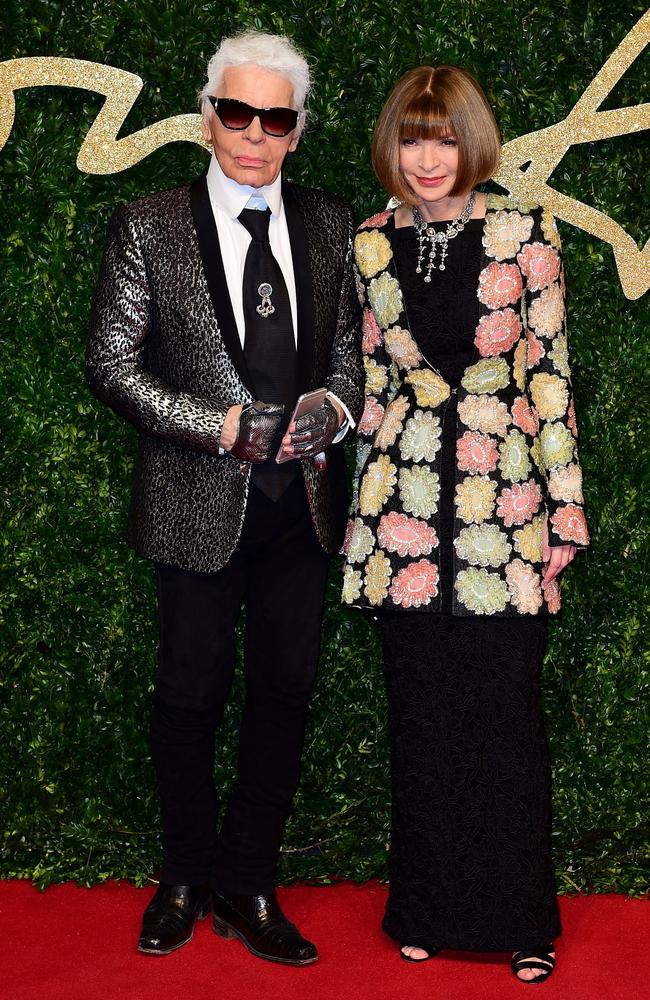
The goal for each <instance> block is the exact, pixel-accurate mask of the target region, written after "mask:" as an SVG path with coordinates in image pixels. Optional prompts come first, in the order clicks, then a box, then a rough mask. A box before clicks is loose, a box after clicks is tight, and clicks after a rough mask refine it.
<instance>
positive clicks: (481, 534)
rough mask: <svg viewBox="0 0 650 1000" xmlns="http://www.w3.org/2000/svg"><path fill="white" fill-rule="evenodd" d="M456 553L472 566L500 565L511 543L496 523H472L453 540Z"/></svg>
mask: <svg viewBox="0 0 650 1000" xmlns="http://www.w3.org/2000/svg"><path fill="white" fill-rule="evenodd" d="M454 547H455V549H456V553H457V555H458V556H460V558H461V559H464V560H465V562H468V563H470V564H471V565H472V566H502V565H503V564H504V563H505V562H507V561H508V558H509V556H510V553H511V552H512V545H511V544H510V542H509V541H508V538H507V536H506V534H505V533H504V532H503V531H501V529H500V528H499V526H498V525H497V524H472V525H470V527H469V528H463V530H462V531H461V532H460V534H459V536H458V538H457V539H456V540H455V541H454Z"/></svg>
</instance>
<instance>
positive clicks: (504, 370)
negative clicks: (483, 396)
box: [461, 358, 510, 393]
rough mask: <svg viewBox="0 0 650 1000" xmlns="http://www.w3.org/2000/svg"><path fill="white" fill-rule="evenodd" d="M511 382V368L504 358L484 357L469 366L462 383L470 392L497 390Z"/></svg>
mask: <svg viewBox="0 0 650 1000" xmlns="http://www.w3.org/2000/svg"><path fill="white" fill-rule="evenodd" d="M509 383H510V370H509V368H508V362H507V361H506V360H505V359H504V358H482V359H481V361H477V362H476V364H475V365H472V366H471V368H468V369H467V371H466V372H465V375H464V377H463V379H462V382H461V385H462V386H463V388H464V389H467V391H468V392H476V393H481V392H497V390H499V389H505V388H507V386H508V385H509Z"/></svg>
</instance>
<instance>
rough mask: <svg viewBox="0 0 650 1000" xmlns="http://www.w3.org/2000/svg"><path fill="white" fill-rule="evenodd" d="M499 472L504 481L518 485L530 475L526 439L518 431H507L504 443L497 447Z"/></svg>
mask: <svg viewBox="0 0 650 1000" xmlns="http://www.w3.org/2000/svg"><path fill="white" fill-rule="evenodd" d="M499 455H500V456H501V457H500V459H499V470H500V472H501V475H502V476H503V478H504V479H509V480H510V482H513V483H518V482H521V480H522V479H527V478H528V475H529V473H530V469H531V465H530V456H529V453H528V445H527V444H526V438H525V436H524V435H523V434H522V433H521V431H518V430H512V431H509V432H508V434H507V435H506V439H505V441H503V442H502V443H501V444H500V445H499Z"/></svg>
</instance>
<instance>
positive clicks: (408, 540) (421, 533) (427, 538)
mask: <svg viewBox="0 0 650 1000" xmlns="http://www.w3.org/2000/svg"><path fill="white" fill-rule="evenodd" d="M377 541H378V542H379V544H380V545H381V547H382V549H386V551H387V552H397V554H398V555H399V556H402V557H404V556H428V555H429V553H430V552H431V550H432V549H434V548H435V547H436V545H437V544H438V538H437V536H436V533H435V531H434V530H433V528H432V527H431V526H430V525H428V524H427V523H426V521H419V520H418V519H417V518H416V517H408V516H407V515H406V514H398V513H397V511H395V510H393V511H391V512H390V514H384V515H383V516H382V518H381V520H380V522H379V528H378V531H377Z"/></svg>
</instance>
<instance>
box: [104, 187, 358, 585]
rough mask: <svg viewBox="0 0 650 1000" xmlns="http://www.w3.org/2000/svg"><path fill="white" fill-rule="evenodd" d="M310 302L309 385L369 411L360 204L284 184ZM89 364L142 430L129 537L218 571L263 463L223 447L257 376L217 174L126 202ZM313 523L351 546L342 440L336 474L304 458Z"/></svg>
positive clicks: (332, 456)
mask: <svg viewBox="0 0 650 1000" xmlns="http://www.w3.org/2000/svg"><path fill="white" fill-rule="evenodd" d="M282 196H283V201H284V207H285V213H286V216H287V224H288V230H289V238H290V242H291V251H292V258H293V264H294V271H295V277H296V291H297V298H298V347H297V364H298V384H299V391H300V392H306V391H309V390H310V389H314V388H318V387H319V386H326V387H327V388H328V389H329V390H331V391H332V392H333V393H334V394H335V395H336V396H337V397H338V398H339V399H340V400H341V401H342V402H343V403H345V405H346V406H347V407H348V410H349V411H350V413H351V415H352V417H353V419H354V420H355V421H358V419H359V417H360V415H361V412H362V409H363V365H362V360H361V351H360V315H359V304H358V299H357V294H356V291H355V283H354V274H353V265H352V245H353V244H352V240H353V219H352V212H351V209H350V207H349V206H348V205H346V204H345V203H344V202H343V201H341V200H340V199H339V198H337V197H335V196H333V195H331V194H327V193H325V192H323V191H318V190H314V189H311V188H305V187H300V186H297V185H293V184H289V183H283V188H282ZM86 372H87V377H88V382H89V385H90V387H91V389H92V391H93V393H94V394H95V395H96V396H97V397H98V398H99V399H100V400H101V401H102V402H104V403H106V404H107V405H108V406H109V407H111V409H113V410H114V411H115V412H116V413H118V414H119V415H120V416H122V417H125V418H126V419H127V420H129V421H130V422H131V423H132V424H133V425H134V426H135V427H136V428H137V430H138V431H139V434H140V439H139V448H138V456H137V460H136V466H135V474H134V486H133V495H132V503H131V513H130V517H129V541H130V543H131V544H132V546H133V547H134V548H135V550H136V551H137V552H138V553H139V554H140V555H142V556H144V557H145V558H148V559H155V560H156V561H158V562H164V563H168V564H170V565H173V566H178V567H180V568H182V569H189V570H194V571H198V572H214V571H216V570H218V569H220V568H221V567H222V566H224V565H225V564H226V563H227V561H228V559H229V558H230V556H231V555H232V552H233V550H234V548H235V546H236V544H237V541H238V538H239V535H240V532H241V526H242V523H243V519H244V513H245V509H246V501H247V497H248V488H249V479H250V465H247V464H245V463H241V462H240V461H239V460H238V459H236V458H234V457H233V456H231V455H230V454H227V453H226V454H222V455H220V454H219V438H220V434H221V428H222V425H223V421H224V417H225V415H226V412H227V411H228V409H229V407H231V406H233V405H236V404H238V403H247V402H250V401H251V400H252V399H253V398H254V395H253V389H252V386H251V381H250V377H249V374H248V371H247V367H246V362H245V360H244V354H243V350H242V347H241V343H240V339H239V335H238V332H237V327H236V324H235V319H234V316H233V312H232V306H231V303H230V298H229V295H228V290H227V285H226V277H225V273H224V268H223V262H222V258H221V252H220V249H219V239H218V235H217V228H216V225H215V222H214V216H213V213H212V208H211V206H210V199H209V195H208V190H207V183H206V179H205V175H204V176H202V177H200V178H199V179H198V180H197V181H195V182H194V184H192V185H191V186H189V187H180V188H175V189H173V190H171V191H163V192H161V193H159V194H155V195H152V196H150V197H147V198H143V199H141V200H138V201H135V202H132V203H131V204H128V205H124V206H122V207H121V208H119V209H117V211H116V212H115V213H114V215H113V217H112V219H111V221H110V224H109V229H108V238H107V245H106V249H105V253H104V258H103V261H102V267H101V271H100V275H99V280H98V284H97V289H96V292H95V297H94V301H93V308H92V314H91V323H90V336H89V340H88V348H87V355H86ZM303 474H304V479H305V484H306V488H307V495H308V498H309V504H310V508H311V512H312V518H313V522H314V528H315V531H316V535H317V537H318V540H319V542H320V544H321V545H322V547H323V549H324V550H325V551H326V552H329V553H334V552H336V551H337V550H338V549H339V548H340V545H341V541H342V538H343V533H344V530H345V520H346V510H347V495H346V484H345V466H344V458H343V445H342V444H337V445H333V446H332V447H331V448H330V449H329V451H328V454H327V465H326V468H324V469H322V468H318V467H317V466H316V465H315V464H314V461H313V459H305V460H303Z"/></svg>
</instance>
